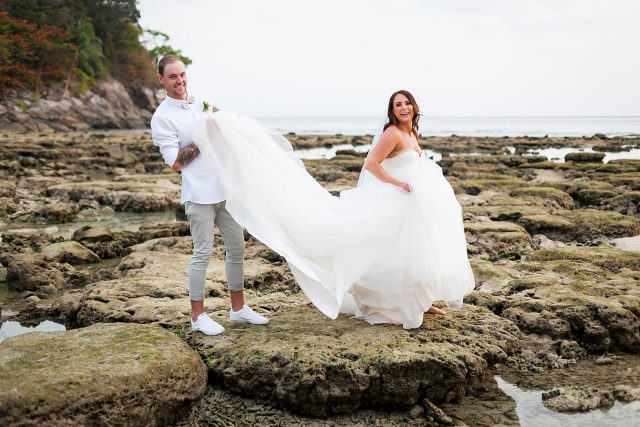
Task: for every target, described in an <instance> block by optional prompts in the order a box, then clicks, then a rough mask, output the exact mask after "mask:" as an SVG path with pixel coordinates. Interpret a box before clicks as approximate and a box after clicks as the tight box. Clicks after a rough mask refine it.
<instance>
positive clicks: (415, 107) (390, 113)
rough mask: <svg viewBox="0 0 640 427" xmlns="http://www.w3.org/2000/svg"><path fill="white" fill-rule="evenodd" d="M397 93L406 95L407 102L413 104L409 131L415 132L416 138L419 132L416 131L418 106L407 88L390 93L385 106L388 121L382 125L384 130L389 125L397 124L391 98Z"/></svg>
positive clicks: (418, 115) (418, 118)
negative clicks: (387, 104) (386, 106)
mask: <svg viewBox="0 0 640 427" xmlns="http://www.w3.org/2000/svg"><path fill="white" fill-rule="evenodd" d="M398 94H402V95H404V96H406V97H407V99H408V100H409V102H410V103H411V105H413V119H412V120H411V131H412V132H413V133H414V134H415V136H416V138H419V137H420V134H419V133H418V129H419V126H418V120H420V107H418V103H417V102H416V99H415V98H414V97H413V95H411V93H410V92H409V91H408V90H404V89H400V90H398V91H396V92H394V93H393V95H391V98H389V107H388V108H387V118H388V119H389V122H388V123H387V124H386V125H384V130H387V128H388V127H389V126H395V125H397V124H398V119H397V118H396V116H395V114H393V99H394V98H395V97H396V95H398Z"/></svg>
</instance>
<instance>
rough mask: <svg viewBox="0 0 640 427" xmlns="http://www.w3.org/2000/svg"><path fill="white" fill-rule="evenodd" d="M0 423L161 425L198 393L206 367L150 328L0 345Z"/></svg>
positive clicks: (111, 328) (33, 337) (101, 328)
mask: <svg viewBox="0 0 640 427" xmlns="http://www.w3.org/2000/svg"><path fill="white" fill-rule="evenodd" d="M0 378H1V379H2V380H1V383H2V387H0V424H2V425H5V426H8V425H47V426H70V425H166V424H170V423H173V422H175V421H177V420H178V419H179V417H180V416H181V415H183V414H184V413H185V412H186V410H187V409H188V407H189V404H190V403H191V402H192V401H195V400H197V399H198V398H200V396H202V395H203V394H204V392H205V390H206V385H207V374H206V368H205V366H204V364H203V363H202V360H201V359H200V357H199V356H198V354H197V353H196V352H195V351H193V350H192V349H190V348H189V346H187V345H186V344H185V343H184V342H183V341H182V340H181V339H180V338H178V337H177V336H175V335H173V334H172V333H170V332H168V331H166V330H164V329H162V328H161V327H159V326H157V325H137V324H97V325H94V326H90V327H88V328H82V329H76V330H71V331H66V332H49V333H41V332H34V333H28V334H25V335H21V336H18V337H13V338H8V339H7V340H5V341H4V342H3V343H2V344H0Z"/></svg>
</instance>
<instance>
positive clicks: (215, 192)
mask: <svg viewBox="0 0 640 427" xmlns="http://www.w3.org/2000/svg"><path fill="white" fill-rule="evenodd" d="M201 111H202V102H201V101H196V102H195V103H193V104H186V101H182V100H179V99H174V98H171V97H169V96H167V97H166V98H165V99H164V101H162V102H161V103H160V105H159V106H158V109H157V110H156V112H155V113H153V117H152V118H151V138H152V139H153V144H154V145H157V146H158V147H159V148H160V153H162V157H163V158H164V161H165V163H166V164H168V165H169V166H173V164H174V163H175V161H176V158H177V156H178V150H180V149H181V148H183V147H186V146H188V145H191V144H193V134H194V131H195V127H196V124H197V123H198V119H199V118H200V112H201ZM180 172H181V174H182V196H181V199H182V203H183V204H184V203H185V202H194V203H200V204H213V203H218V202H221V201H223V200H225V199H226V194H225V191H224V189H223V187H222V185H221V184H220V178H219V177H218V173H217V171H215V170H212V169H211V165H207V163H206V161H205V160H204V158H203V156H202V155H199V156H197V157H196V158H195V159H193V160H192V161H191V163H189V164H188V165H186V166H185V167H183V168H182V170H181V171H180Z"/></svg>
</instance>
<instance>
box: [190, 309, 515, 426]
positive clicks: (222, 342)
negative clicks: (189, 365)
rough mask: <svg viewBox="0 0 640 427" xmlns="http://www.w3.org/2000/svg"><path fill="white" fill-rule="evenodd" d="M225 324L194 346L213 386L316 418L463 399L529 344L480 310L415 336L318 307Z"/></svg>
mask: <svg viewBox="0 0 640 427" xmlns="http://www.w3.org/2000/svg"><path fill="white" fill-rule="evenodd" d="M224 326H225V327H226V331H225V333H224V334H223V335H222V336H220V337H206V336H203V335H201V334H197V333H196V334H191V336H190V338H189V342H190V344H191V345H192V346H194V347H195V348H196V349H198V351H199V352H200V354H201V356H202V357H203V358H204V360H205V362H206V364H207V366H208V368H209V376H210V379H211V380H212V381H214V382H215V383H219V384H221V385H224V386H225V387H227V388H228V389H230V390H232V391H235V392H237V393H240V394H243V395H246V396H253V397H256V398H260V399H269V400H271V401H273V402H276V403H278V404H279V405H282V406H284V407H286V408H288V409H290V410H292V411H295V412H298V413H303V414H309V415H313V416H325V415H327V414H330V413H347V412H353V411H355V410H357V409H359V408H362V407H384V408H408V407H409V406H411V405H413V404H415V403H417V402H420V401H421V399H423V398H425V397H426V398H428V399H430V400H432V401H434V402H440V401H447V400H452V399H454V398H459V397H461V396H463V395H464V394H465V393H466V392H467V391H468V390H469V389H472V388H473V387H474V386H476V385H478V384H479V383H481V382H483V381H486V380H487V379H488V378H489V377H488V375H490V374H489V370H488V367H489V366H490V365H493V364H495V363H504V362H506V360H507V359H508V357H509V356H511V355H513V354H515V353H517V352H518V349H519V339H520V334H519V332H518V330H517V328H515V326H514V325H513V324H512V323H511V322H510V321H508V320H505V319H502V318H500V317H498V316H495V315H493V314H492V313H490V312H489V311H488V310H486V309H483V308H479V307H473V306H465V307H463V308H462V309H460V310H450V311H449V312H448V313H447V315H446V316H443V317H441V316H433V315H426V317H425V322H424V324H423V325H422V326H421V327H420V328H419V329H414V330H410V331H407V330H404V329H402V328H401V327H400V326H398V325H378V326H376V327H371V326H370V325H369V324H367V323H365V322H362V321H359V320H356V319H348V318H347V317H344V316H340V317H338V319H336V320H333V321H331V320H329V319H327V318H326V317H325V316H324V315H322V314H321V313H320V312H318V311H317V310H316V309H315V308H313V307H311V306H309V305H305V306H297V307H287V308H286V309H283V310H281V311H279V312H277V313H274V314H272V315H271V322H270V323H269V325H268V326H266V327H264V328H256V327H255V326H254V327H251V326H240V325H236V326H234V325H233V324H230V323H228V322H227V323H225V324H224Z"/></svg>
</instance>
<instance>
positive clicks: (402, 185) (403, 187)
mask: <svg viewBox="0 0 640 427" xmlns="http://www.w3.org/2000/svg"><path fill="white" fill-rule="evenodd" d="M398 187H400V189H401V190H402V191H404V192H405V193H411V186H410V185H409V184H407V183H406V182H401V183H400V184H398Z"/></svg>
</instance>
